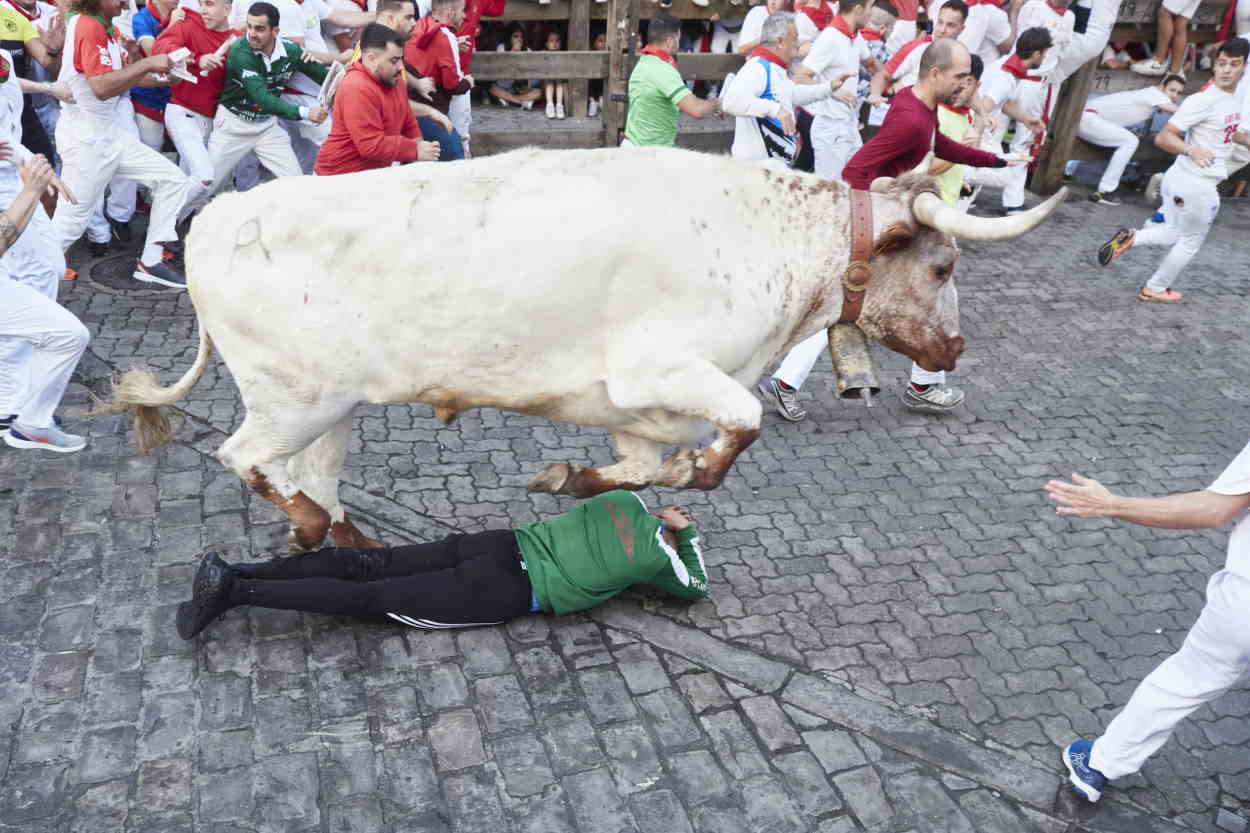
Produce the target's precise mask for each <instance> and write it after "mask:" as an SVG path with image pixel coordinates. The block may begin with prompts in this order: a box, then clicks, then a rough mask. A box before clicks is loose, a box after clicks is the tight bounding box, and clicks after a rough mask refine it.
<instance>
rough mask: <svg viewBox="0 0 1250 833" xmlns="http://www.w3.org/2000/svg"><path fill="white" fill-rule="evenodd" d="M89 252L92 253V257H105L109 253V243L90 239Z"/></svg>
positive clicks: (88, 242)
mask: <svg viewBox="0 0 1250 833" xmlns="http://www.w3.org/2000/svg"><path fill="white" fill-rule="evenodd" d="M87 253H88V254H90V255H91V257H92V258H97V257H104V256H105V255H106V254H108V253H109V244H108V243H96V242H95V241H94V240H88V241H87Z"/></svg>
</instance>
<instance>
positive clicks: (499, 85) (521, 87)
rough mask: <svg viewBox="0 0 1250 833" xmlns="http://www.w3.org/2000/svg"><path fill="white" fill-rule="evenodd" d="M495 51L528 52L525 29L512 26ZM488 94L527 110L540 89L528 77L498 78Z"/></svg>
mask: <svg viewBox="0 0 1250 833" xmlns="http://www.w3.org/2000/svg"><path fill="white" fill-rule="evenodd" d="M495 51H496V52H529V51H530V49H529V47H528V46H526V45H525V30H524V29H523V28H521V26H519V25H516V26H513V27H512V29H511V31H509V32H508V42H507V43H506V44H504V43H501V44H499V46H497V47H495ZM600 83H602V82H600ZM490 94H491V95H493V96H494V97H495V100H496V101H498V102H499V104H500V106H502V107H507V106H508V105H509V104H515V105H517V106H518V107H520V108H521V109H522V110H529V109H532V108H533V106H534V102H535V101H537V100H538V97H539V96H540V95H542V90H540V89H538V87H536V86H535V85H534V84H533V82H531V81H529V80H528V79H524V78H516V79H513V80H511V81H505V80H502V79H500V80H499V81H496V82H495V83H494V84H491V85H490Z"/></svg>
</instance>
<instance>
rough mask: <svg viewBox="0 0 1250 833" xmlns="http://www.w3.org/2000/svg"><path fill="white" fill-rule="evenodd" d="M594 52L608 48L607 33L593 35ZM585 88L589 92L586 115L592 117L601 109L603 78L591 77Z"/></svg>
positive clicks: (592, 48)
mask: <svg viewBox="0 0 1250 833" xmlns="http://www.w3.org/2000/svg"><path fill="white" fill-rule="evenodd" d="M590 48H591V50H592V51H594V52H606V51H607V50H608V35H607V33H606V32H600V33H599V34H597V35H595V41H594V43H592V44H591V45H590ZM586 89H587V90H588V92H589V93H590V106H589V108H588V115H589V116H590V117H591V118H592V119H593V118H594V117H595V116H597V115H599V113H600V111H602V110H603V79H602V78H591V79H590V83H589V84H587V85H586Z"/></svg>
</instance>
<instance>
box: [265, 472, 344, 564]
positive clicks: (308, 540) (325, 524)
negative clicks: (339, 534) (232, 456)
mask: <svg viewBox="0 0 1250 833" xmlns="http://www.w3.org/2000/svg"><path fill="white" fill-rule="evenodd" d="M251 475H252V476H251V477H249V478H248V479H247V485H248V486H250V487H251V489H252V491H253V492H255V493H256V494H258V495H260V496H261V497H263V498H264V499H265V500H267V501H269V502H270V503H272V504H273V505H274V506H276V507H278V508H279V509H281V510H282V512H283V513H284V514H285V515H286V516H287V518H289V519H290V521H291V535H292V536H293V537H294V539H295V543H297V544H299V546H300V547H301V548H303V549H305V550H310V549H312V548H313V547H318V546H321V543H322V542H323V541H324V540H325V538H326V533H327V532H328V531H329V530H330V513H328V512H326V510H324V509H322V508H321V507H320V506H318V505H317V504H316V503H315V502H313V500H312V498H310V497H309V496H308V495H306V494H304V493H303V492H296V493H295V494H293V495H291V496H290V497H289V498H288V497H283V496H282V495H280V494H279V493H278V490H277V489H275V488H274V487H273V485H272V484H271V483H270V482H269V478H268V477H265V475H263V474H261V473H260V472H259V471H258V470H256V469H255V468H253V469H252V471H251Z"/></svg>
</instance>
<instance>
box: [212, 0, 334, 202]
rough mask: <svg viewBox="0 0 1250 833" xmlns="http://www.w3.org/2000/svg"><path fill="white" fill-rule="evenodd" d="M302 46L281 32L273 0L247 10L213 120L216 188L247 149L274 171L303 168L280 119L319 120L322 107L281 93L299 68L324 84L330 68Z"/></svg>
mask: <svg viewBox="0 0 1250 833" xmlns="http://www.w3.org/2000/svg"><path fill="white" fill-rule="evenodd" d="M303 51H304V50H303V47H301V46H299V45H298V44H296V43H292V42H291V41H289V40H285V39H283V38H281V37H279V35H278V9H277V7H276V6H274V5H273V4H272V3H265V2H260V3H253V4H252V5H251V6H250V7H248V10H247V37H245V38H239V39H238V40H236V41H235V42H234V43H233V44H231V46H230V49H229V51H228V52H227V53H226V78H225V86H224V87H223V88H222V91H221V99H220V100H219V102H218V104H219V106H218V107H217V116H216V117H215V118H214V119H213V133H212V135H211V136H210V137H209V140H208V154H209V156H210V157H211V158H212V160H213V188H214V190H221V189H222V188H223V187H224V186H225V185H226V184H227V183H228V182H229V179H230V173H231V171H233V170H234V168H235V166H236V165H238V164H239V161H240V160H242V159H243V157H244V156H246V155H247V154H248V152H249V151H250V152H254V153H255V154H256V157H257V158H258V159H259V160H260V163H261V164H262V165H264V166H265V167H266V168H268V169H269V172H270V173H272V174H273V175H274V176H299V175H301V174H302V173H303V171H302V170H301V169H300V165H299V161H298V160H297V159H296V157H295V151H294V150H293V149H292V148H291V137H290V135H289V134H288V133H287V132H286V131H285V130H283V129H282V125H281V124H279V123H278V119H286V120H288V121H310V122H312V123H313V124H321V123H322V122H324V121H325V120H326V118H327V113H326V111H325V108H324V107H321V106H316V107H297V106H296V105H294V104H292V103H291V102H289V101H283V100H282V98H281V96H282V93H283V91H284V90H285V89H286V86H287V82H288V81H290V80H291V76H292V75H294V74H295V73H297V72H300V73H303V74H304V75H306V76H308V77H309V78H311V79H312V80H313V81H314V82H316V83H318V84H320V83H322V82H323V81H324V80H325V77H326V73H327V72H328V69H327V68H326V66H325V65H324V64H319V63H317V62H315V61H309V60H305V59H304V57H303Z"/></svg>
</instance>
